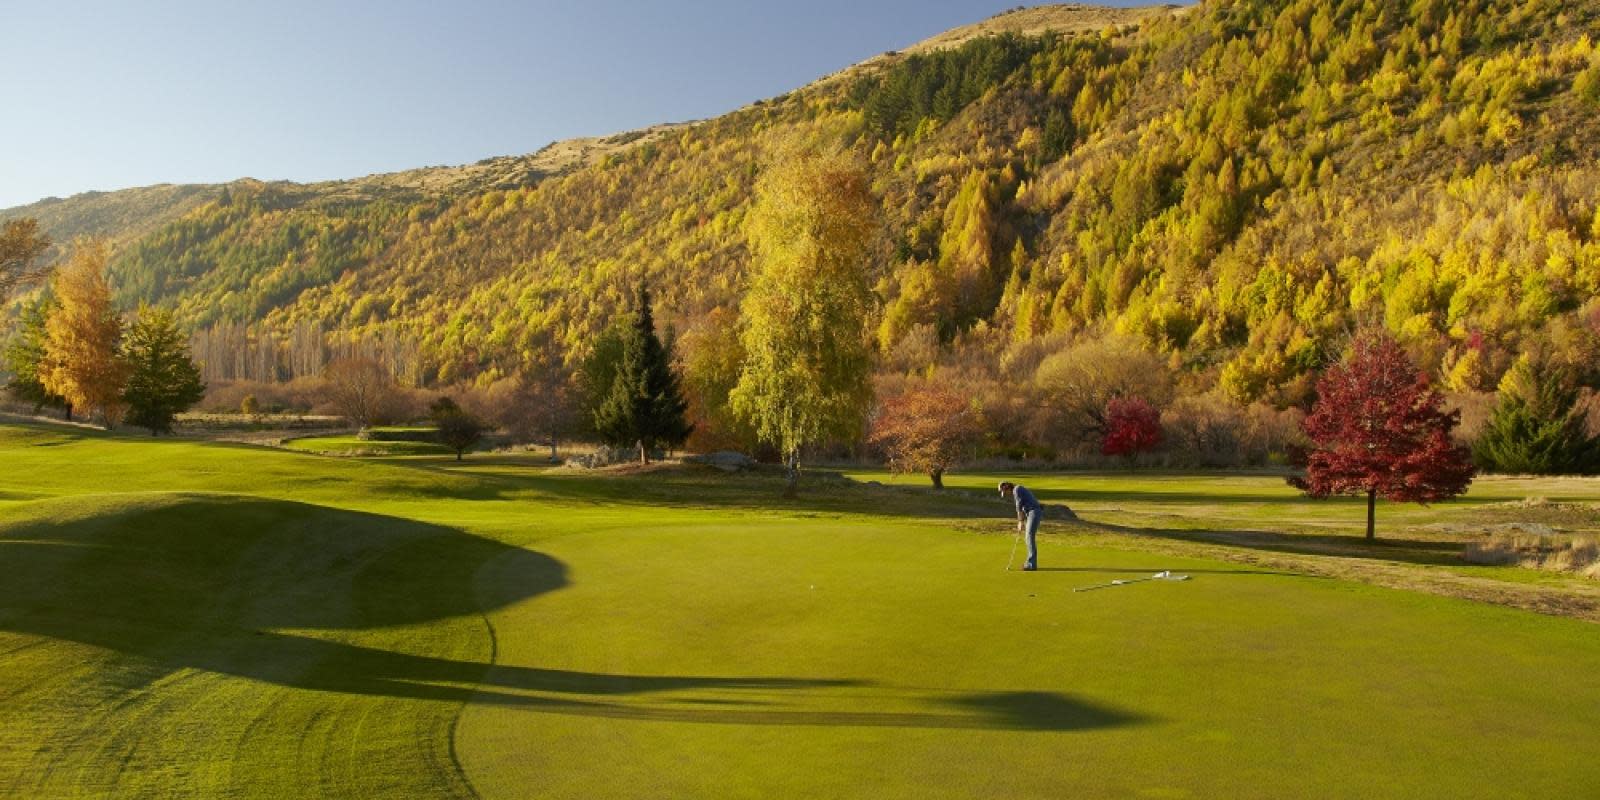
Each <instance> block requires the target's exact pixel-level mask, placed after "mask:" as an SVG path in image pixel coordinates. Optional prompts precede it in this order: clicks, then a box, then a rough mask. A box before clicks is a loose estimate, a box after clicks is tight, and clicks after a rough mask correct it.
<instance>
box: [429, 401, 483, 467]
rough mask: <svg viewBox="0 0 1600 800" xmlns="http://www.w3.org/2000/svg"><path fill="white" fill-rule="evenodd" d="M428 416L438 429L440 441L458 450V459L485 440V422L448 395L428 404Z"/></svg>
mask: <svg viewBox="0 0 1600 800" xmlns="http://www.w3.org/2000/svg"><path fill="white" fill-rule="evenodd" d="M428 418H429V419H431V420H433V425H434V427H435V428H437V429H438V437H439V443H440V444H443V445H444V446H445V447H448V448H450V449H451V450H454V451H456V460H457V461H460V460H461V457H462V456H464V455H466V452H467V451H468V450H471V449H472V448H474V447H476V446H477V445H478V442H480V441H482V440H483V422H481V421H480V420H479V419H478V418H477V417H476V416H474V415H473V414H471V413H469V412H467V411H465V410H463V409H462V408H461V406H459V405H456V401H454V400H451V399H450V398H448V397H441V398H439V399H438V400H435V401H433V403H431V404H430V405H429V406H428Z"/></svg>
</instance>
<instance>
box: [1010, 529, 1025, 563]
mask: <svg viewBox="0 0 1600 800" xmlns="http://www.w3.org/2000/svg"><path fill="white" fill-rule="evenodd" d="M1021 542H1022V531H1020V530H1019V531H1017V535H1016V538H1013V539H1012V540H1011V557H1010V558H1007V559H1006V572H1010V571H1011V563H1012V562H1013V561H1016V560H1017V545H1018V544H1020V543H1021Z"/></svg>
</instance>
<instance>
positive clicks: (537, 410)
mask: <svg viewBox="0 0 1600 800" xmlns="http://www.w3.org/2000/svg"><path fill="white" fill-rule="evenodd" d="M577 395H578V392H577V391H576V390H575V388H574V386H573V381H572V376H571V375H570V374H568V372H567V371H566V370H565V369H564V368H562V366H561V365H560V363H559V362H557V363H551V364H546V365H542V366H539V367H537V368H535V369H533V370H530V371H529V372H525V373H523V374H521V375H518V376H517V377H516V378H515V379H514V384H513V386H512V390H511V393H510V397H509V398H507V399H506V401H505V402H504V403H503V405H502V407H501V408H500V411H499V413H497V414H495V415H494V419H496V420H498V421H499V423H500V426H501V427H503V428H505V429H506V430H507V432H508V433H510V435H511V436H512V437H513V438H516V439H519V440H521V441H535V440H543V441H544V443H545V444H546V445H548V446H549V447H550V460H552V461H554V460H556V459H557V458H558V457H559V456H558V449H557V447H558V445H559V444H560V442H561V440H562V439H563V438H565V437H567V436H569V435H571V434H572V432H573V431H574V430H575V429H576V428H578V427H580V425H579V418H580V417H581V416H583V413H582V411H581V410H580V409H579V407H578V404H577Z"/></svg>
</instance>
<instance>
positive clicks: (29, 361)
mask: <svg viewBox="0 0 1600 800" xmlns="http://www.w3.org/2000/svg"><path fill="white" fill-rule="evenodd" d="M54 309H55V301H54V300H53V299H51V298H50V297H49V296H48V295H46V296H44V297H40V298H39V299H38V300H35V301H34V302H32V303H29V304H27V305H25V306H23V307H22V316H21V319H20V320H18V324H19V329H18V331H17V336H16V338H14V339H12V340H11V344H9V345H8V346H7V347H6V353H5V363H6V369H8V370H10V372H11V378H10V380H8V381H7V382H6V389H7V390H8V391H10V392H11V396H12V397H13V398H16V399H17V400H20V401H22V402H24V403H32V404H33V411H34V413H35V414H37V413H39V411H40V410H42V409H44V408H45V407H47V406H48V407H50V408H63V409H66V412H67V418H68V419H71V417H72V407H71V406H69V405H67V401H66V400H65V399H63V398H62V397H61V395H58V394H55V393H53V392H50V391H48V390H46V389H45V388H44V384H43V383H40V382H39V362H41V361H43V360H44V342H45V327H44V326H45V321H46V320H48V319H49V318H50V312H51V311H53V310H54Z"/></svg>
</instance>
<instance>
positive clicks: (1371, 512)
mask: <svg viewBox="0 0 1600 800" xmlns="http://www.w3.org/2000/svg"><path fill="white" fill-rule="evenodd" d="M1377 509H1378V490H1376V489H1368V490H1367V541H1369V542H1374V541H1377V539H1378V537H1377V534H1376V533H1375V532H1374V525H1373V523H1375V522H1376V521H1377Z"/></svg>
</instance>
